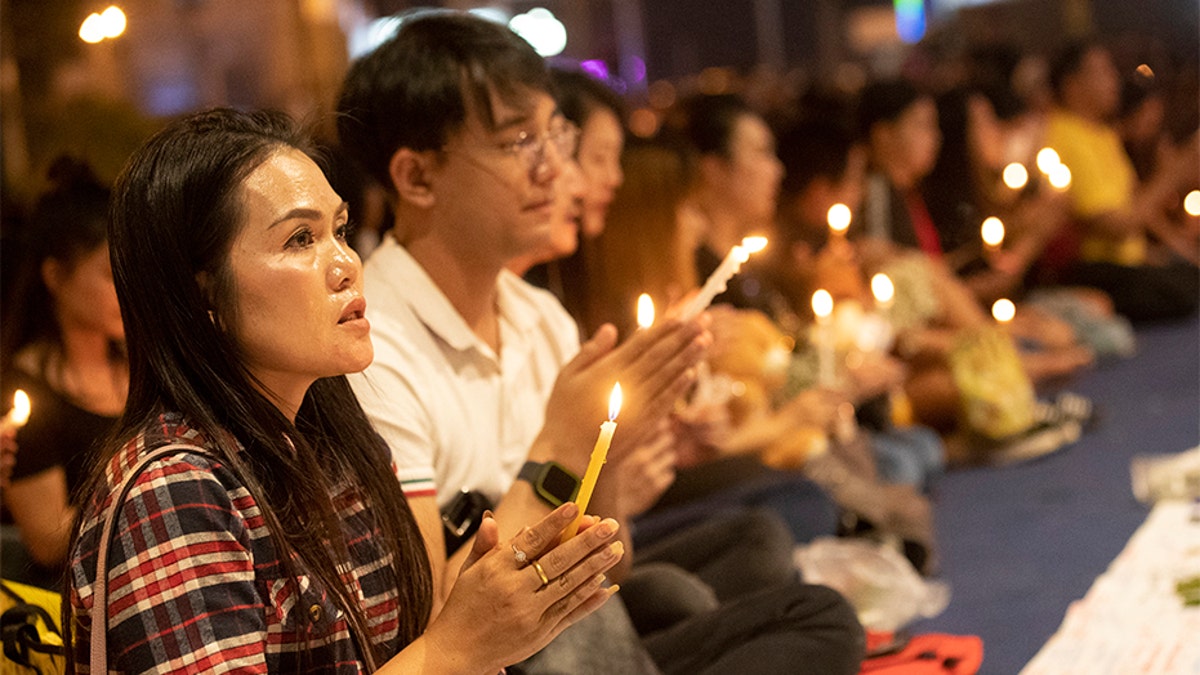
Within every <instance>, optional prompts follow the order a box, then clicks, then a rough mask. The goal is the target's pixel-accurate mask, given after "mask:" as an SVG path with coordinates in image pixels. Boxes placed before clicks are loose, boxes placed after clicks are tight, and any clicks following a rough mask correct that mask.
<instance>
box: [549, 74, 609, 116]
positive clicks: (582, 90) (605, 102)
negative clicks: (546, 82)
mask: <svg viewBox="0 0 1200 675" xmlns="http://www.w3.org/2000/svg"><path fill="white" fill-rule="evenodd" d="M550 79H551V82H552V83H553V85H554V100H555V101H557V102H558V110H559V112H561V113H562V114H563V117H566V118H567V119H568V120H570V121H571V122H573V123H575V125H576V126H578V127H580V128H583V125H584V124H586V123H587V121H588V118H589V117H591V116H592V114H593V113H595V112H596V111H597V110H608V111H609V112H611V113H612V114H613V115H615V116H616V118H617V121H618V122H619V123H620V124H621V126H622V127H624V126H625V123H626V118H627V117H628V111H627V106H626V105H625V101H624V100H623V99H622V98H621V97H620V96H619V95H618V94H617V92H615V91H613V90H612V89H609V88H608V86H607V85H605V84H604V83H603V82H601V81H599V80H597V79H596V78H594V77H592V76H591V75H588V74H587V73H584V72H580V71H578V70H566V69H563V68H552V69H551V70H550Z"/></svg>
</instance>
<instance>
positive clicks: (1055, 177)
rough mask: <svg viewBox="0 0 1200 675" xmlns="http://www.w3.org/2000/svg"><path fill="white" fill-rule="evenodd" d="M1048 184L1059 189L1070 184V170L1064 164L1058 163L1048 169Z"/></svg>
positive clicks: (1063, 188)
mask: <svg viewBox="0 0 1200 675" xmlns="http://www.w3.org/2000/svg"><path fill="white" fill-rule="evenodd" d="M1049 178H1050V184H1051V185H1053V186H1054V187H1056V188H1058V189H1059V190H1065V189H1066V188H1068V187H1070V186H1071V170H1070V169H1068V168H1067V165H1066V164H1059V165H1057V166H1054V167H1051V169H1050V174H1049Z"/></svg>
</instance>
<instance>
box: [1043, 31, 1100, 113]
mask: <svg viewBox="0 0 1200 675" xmlns="http://www.w3.org/2000/svg"><path fill="white" fill-rule="evenodd" d="M1104 48H1105V47H1104V44H1103V43H1101V42H1100V41H1099V40H1098V39H1096V38H1092V37H1089V38H1082V39H1079V40H1073V41H1071V42H1068V43H1067V44H1065V45H1063V46H1062V47H1061V48H1060V49H1059V50H1058V51H1057V52H1055V54H1054V57H1053V58H1052V59H1051V60H1050V89H1051V91H1053V92H1054V97H1055V98H1056V99H1058V100H1059V101H1061V100H1062V95H1063V86H1064V85H1065V84H1066V81H1067V78H1069V77H1071V76H1072V75H1074V74H1076V73H1078V72H1079V69H1080V68H1082V67H1083V60H1084V59H1085V58H1086V57H1087V55H1088V54H1089V53H1090V52H1091V51H1092V50H1094V49H1104Z"/></svg>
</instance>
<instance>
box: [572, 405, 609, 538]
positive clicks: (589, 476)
mask: <svg viewBox="0 0 1200 675" xmlns="http://www.w3.org/2000/svg"><path fill="white" fill-rule="evenodd" d="M620 411H621V383H620V382H618V383H616V384H615V385H614V386H613V390H612V395H611V396H609V399H608V421H606V422H604V423H602V424H601V425H600V436H599V437H598V438H597V439H596V445H595V447H593V448H592V457H591V459H590V460H588V466H587V471H585V472H584V474H583V481H582V482H581V483H580V485H579V495H578V496H576V497H575V503H576V504H577V505H578V506H579V514H578V515H576V516H575V520H574V521H572V522H571V525H570V526H568V527H567V529H566V530H565V531H564V532H563V536H562V540H563V541H564V542H565V541H567V540H568V539H570V538H571V537H574V536H575V535H576V534H577V533H578V532H579V524H580V523H581V522H582V521H583V514H584V512H585V511H587V507H588V502H589V501H591V499H592V492H593V491H595V489H596V480H597V479H599V478H600V467H602V466H604V462H605V461H606V460H607V459H608V446H609V445H611V444H612V437H613V433H614V432H615V431H616V430H617V422H616V420H617V413H619V412H620Z"/></svg>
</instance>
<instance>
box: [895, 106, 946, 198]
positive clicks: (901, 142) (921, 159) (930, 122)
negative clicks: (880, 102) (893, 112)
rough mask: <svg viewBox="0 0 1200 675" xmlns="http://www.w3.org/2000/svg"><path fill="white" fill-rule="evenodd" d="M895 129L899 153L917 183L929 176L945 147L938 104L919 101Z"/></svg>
mask: <svg viewBox="0 0 1200 675" xmlns="http://www.w3.org/2000/svg"><path fill="white" fill-rule="evenodd" d="M894 130H895V137H896V140H897V142H898V150H897V152H898V154H899V156H901V157H904V158H905V160H904V161H905V164H907V166H908V170H909V171H908V173H909V175H910V176H912V178H913V179H914V180H920V179H922V178H924V177H925V176H927V175H929V172H930V171H933V166H934V164H935V163H937V156H938V152H939V151H940V150H941V148H942V132H941V130H940V129H939V128H938V115H937V104H936V103H934V101H933V99H932V98H929V97H922V98H919V99H917V100H916V101H915V102H913V104H912V105H910V106H909V107H908V109H906V110H905V111H904V112H903V113H901V114H900V116H899V117H897V118H896V121H895V122H894Z"/></svg>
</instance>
